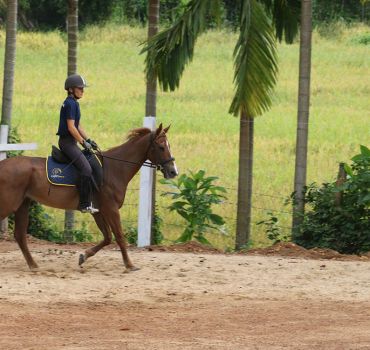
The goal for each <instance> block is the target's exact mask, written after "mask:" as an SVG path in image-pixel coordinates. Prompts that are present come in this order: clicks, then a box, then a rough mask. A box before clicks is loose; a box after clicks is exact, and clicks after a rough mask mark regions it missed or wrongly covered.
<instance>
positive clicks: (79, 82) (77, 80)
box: [64, 74, 88, 90]
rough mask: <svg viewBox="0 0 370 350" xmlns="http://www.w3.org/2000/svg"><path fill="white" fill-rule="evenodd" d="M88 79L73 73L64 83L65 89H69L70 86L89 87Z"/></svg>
mask: <svg viewBox="0 0 370 350" xmlns="http://www.w3.org/2000/svg"><path fill="white" fill-rule="evenodd" d="M87 86H88V85H87V83H86V80H85V79H84V78H83V77H82V76H81V75H79V74H72V75H70V76H69V77H68V78H67V79H66V81H65V83H64V89H65V90H68V89H70V88H74V87H79V88H84V87H87Z"/></svg>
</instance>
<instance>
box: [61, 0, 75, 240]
mask: <svg viewBox="0 0 370 350" xmlns="http://www.w3.org/2000/svg"><path fill="white" fill-rule="evenodd" d="M67 33H68V63H67V65H68V68H67V76H69V75H71V74H76V73H77V43H78V0H68V15H67ZM74 223H75V213H74V211H73V210H66V211H65V213H64V238H65V240H66V241H67V242H72V241H73V235H72V231H73V229H74Z"/></svg>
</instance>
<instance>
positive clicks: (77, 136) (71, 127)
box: [67, 119, 84, 144]
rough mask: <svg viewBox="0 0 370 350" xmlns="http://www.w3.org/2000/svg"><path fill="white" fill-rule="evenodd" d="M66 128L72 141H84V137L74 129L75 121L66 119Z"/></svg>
mask: <svg viewBox="0 0 370 350" xmlns="http://www.w3.org/2000/svg"><path fill="white" fill-rule="evenodd" d="M67 127H68V131H69V132H70V134H71V135H72V136H73V137H74V139H75V140H76V141H77V142H79V143H81V144H82V142H83V140H84V137H83V136H82V135H81V133H80V132H79V130H78V129H77V128H76V127H75V121H74V120H73V119H67Z"/></svg>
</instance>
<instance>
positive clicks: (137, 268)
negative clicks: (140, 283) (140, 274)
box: [127, 266, 140, 271]
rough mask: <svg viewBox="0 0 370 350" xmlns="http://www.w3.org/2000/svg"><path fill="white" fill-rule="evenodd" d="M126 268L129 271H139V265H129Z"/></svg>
mask: <svg viewBox="0 0 370 350" xmlns="http://www.w3.org/2000/svg"><path fill="white" fill-rule="evenodd" d="M127 270H129V271H139V270H140V267H136V266H131V267H128V268H127Z"/></svg>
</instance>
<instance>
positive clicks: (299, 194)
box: [292, 0, 312, 235]
mask: <svg viewBox="0 0 370 350" xmlns="http://www.w3.org/2000/svg"><path fill="white" fill-rule="evenodd" d="M311 36H312V3H311V0H302V5H301V39H300V52H299V87H298V118H297V119H298V123H297V139H296V161H295V176H294V192H295V195H296V200H295V203H294V205H293V224H292V226H293V231H292V234H293V235H294V233H295V232H296V230H297V229H298V227H299V225H300V224H301V223H302V220H303V215H304V187H305V186H306V173H307V144H308V121H309V109H310V80H311Z"/></svg>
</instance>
